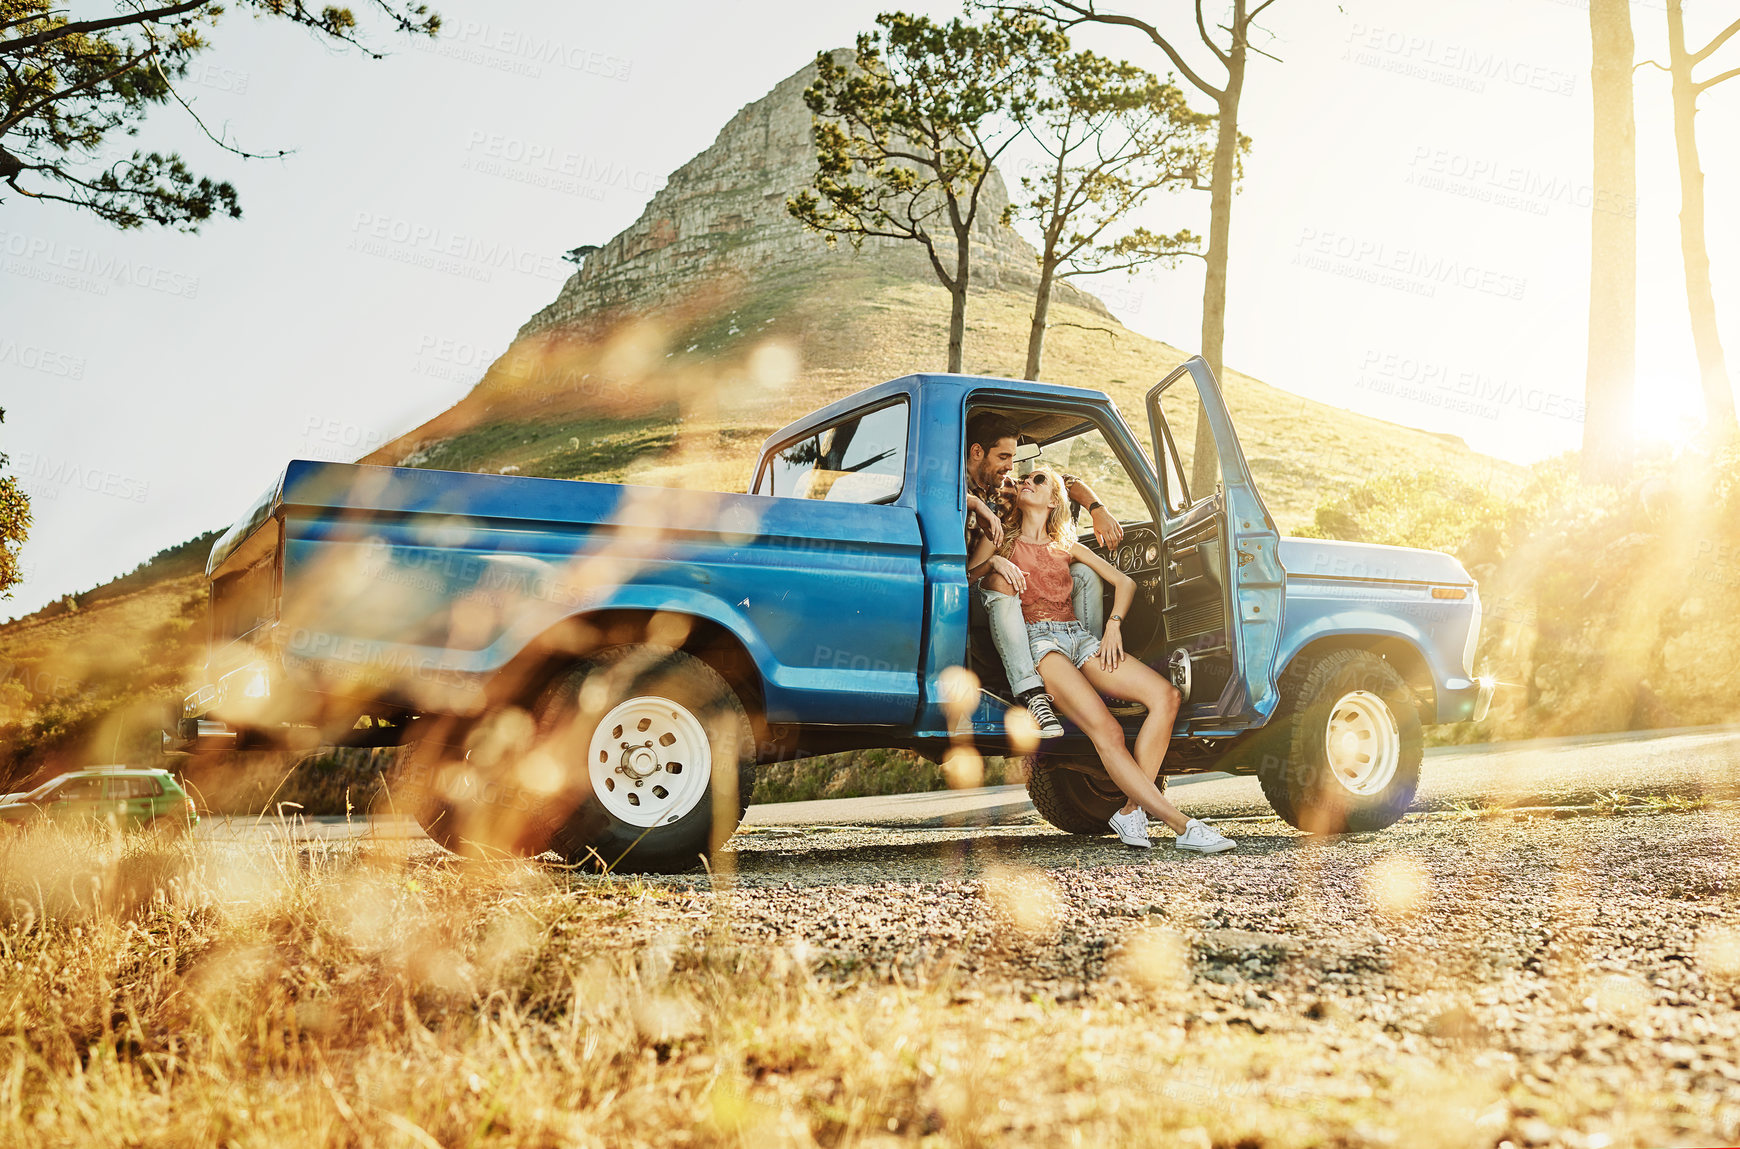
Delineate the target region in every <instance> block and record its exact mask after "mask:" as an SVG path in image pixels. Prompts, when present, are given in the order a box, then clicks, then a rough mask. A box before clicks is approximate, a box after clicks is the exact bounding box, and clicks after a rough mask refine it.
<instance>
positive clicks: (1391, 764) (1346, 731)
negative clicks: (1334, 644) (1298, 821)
mask: <svg viewBox="0 0 1740 1149" xmlns="http://www.w3.org/2000/svg"><path fill="white" fill-rule="evenodd" d="M1325 733H1326V735H1327V738H1328V742H1327V748H1328V753H1329V769H1330V770H1331V771H1333V772H1334V774H1335V778H1336V780H1337V781H1338V782H1340V783H1341V785H1342V786H1343V788H1345V789H1346V790H1347V791H1348V792H1350V793H1353V794H1359V795H1362V796H1369V795H1372V794H1377V793H1381V792H1382V791H1383V790H1384V788H1385V787H1387V786H1388V785H1389V784H1390V782H1391V780H1393V779H1394V778H1395V776H1396V766H1397V764H1398V763H1400V761H1401V757H1402V736H1401V732H1400V731H1398V730H1397V729H1396V718H1395V715H1393V714H1391V713H1390V708H1389V704H1388V703H1386V702H1385V701H1384V700H1383V699H1382V698H1380V697H1379V696H1378V695H1376V694H1373V693H1372V692H1371V691H1369V690H1355V691H1352V692H1351V693H1348V694H1345V695H1343V696H1342V698H1341V701H1339V702H1337V703H1336V704H1335V708H1334V709H1333V710H1331V711H1330V712H1329V726H1328V729H1327V731H1326V732H1325Z"/></svg>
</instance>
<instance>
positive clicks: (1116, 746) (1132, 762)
mask: <svg viewBox="0 0 1740 1149" xmlns="http://www.w3.org/2000/svg"><path fill="white" fill-rule="evenodd" d="M1088 665H1089V666H1093V663H1091V662H1090V663H1089V664H1088ZM1126 665H1128V664H1126ZM1096 669H1097V668H1096ZM1143 669H1144V670H1146V669H1147V668H1146V667H1143ZM1102 673H1106V674H1107V677H1108V678H1109V677H1112V676H1115V675H1116V674H1118V673H1119V672H1118V671H1110V672H1102ZM1149 673H1153V672H1152V671H1150V672H1149ZM1039 676H1040V677H1041V678H1043V679H1044V680H1045V689H1046V690H1047V691H1048V692H1050V694H1051V697H1052V698H1053V699H1055V700H1056V702H1057V708H1058V709H1059V710H1061V711H1062V712H1063V715H1064V717H1066V718H1068V719H1069V720H1070V721H1071V722H1073V723H1075V724H1076V726H1077V727H1078V728H1079V729H1080V730H1081V732H1082V733H1083V734H1086V735H1087V736H1088V737H1089V738H1090V739H1092V740H1093V744H1094V749H1095V750H1098V751H1099V754H1100V761H1101V762H1102V763H1103V764H1104V765H1105V768H1106V773H1108V774H1110V775H1111V776H1112V781H1113V782H1115V783H1116V784H1117V787H1118V789H1120V790H1122V791H1123V792H1124V795H1125V797H1127V798H1129V799H1130V801H1131V802H1134V803H1135V804H1136V805H1137V806H1140V807H1142V809H1144V810H1146V811H1148V813H1149V814H1152V815H1153V816H1154V817H1156V818H1158V819H1160V820H1161V821H1162V822H1165V823H1166V825H1168V826H1169V827H1171V828H1172V830H1173V831H1174V832H1175V833H1179V834H1182V833H1184V829H1185V826H1186V825H1187V824H1188V823H1189V821H1190V820H1189V819H1188V818H1186V817H1185V816H1184V815H1183V814H1181V813H1180V812H1179V810H1178V807H1176V806H1174V805H1173V804H1172V803H1170V802H1168V801H1167V800H1166V796H1165V795H1164V794H1162V793H1160V791H1159V789H1158V788H1157V787H1156V786H1155V785H1154V776H1155V775H1156V774H1158V773H1159V761H1158V760H1157V759H1156V760H1155V763H1154V770H1153V771H1152V772H1150V773H1144V772H1143V767H1142V766H1140V765H1138V764H1137V762H1136V759H1135V758H1134V757H1132V756H1131V754H1130V751H1129V750H1128V749H1127V748H1126V747H1125V745H1124V728H1123V727H1122V726H1120V725H1119V724H1118V720H1117V719H1116V718H1114V717H1112V712H1111V711H1109V710H1107V709H1106V704H1105V702H1103V701H1102V700H1101V699H1100V695H1099V691H1098V690H1096V689H1095V688H1094V686H1093V684H1092V683H1091V682H1089V681H1088V679H1087V678H1086V677H1085V676H1084V675H1083V674H1082V672H1081V671H1079V670H1077V669H1076V668H1075V666H1074V665H1072V664H1071V663H1070V661H1069V659H1067V658H1065V657H1064V656H1063V655H1061V654H1059V653H1058V652H1057V651H1055V650H1052V651H1047V652H1046V655H1045V657H1044V658H1042V659H1040V660H1039ZM1156 677H1158V676H1156ZM1125 681H1130V680H1129V679H1128V678H1126V679H1125ZM1123 685H1124V683H1123V682H1120V683H1119V686H1120V688H1122V687H1123ZM1157 700H1158V699H1157ZM1172 709H1173V712H1174V713H1176V712H1177V705H1176V703H1174V705H1173V707H1172ZM1149 710H1150V715H1149V720H1148V722H1146V723H1144V724H1143V726H1142V734H1143V735H1144V736H1146V735H1147V733H1148V727H1149V726H1150V725H1151V724H1153V722H1154V721H1155V720H1156V718H1157V717H1158V715H1157V714H1155V713H1153V711H1154V708H1153V707H1149ZM1171 733H1172V730H1171V721H1170V719H1168V720H1167V722H1166V735H1167V736H1168V737H1170V736H1171ZM1139 741H1140V740H1139ZM1162 753H1164V752H1163V751H1162Z"/></svg>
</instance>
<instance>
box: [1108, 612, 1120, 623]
mask: <svg viewBox="0 0 1740 1149" xmlns="http://www.w3.org/2000/svg"><path fill="white" fill-rule="evenodd" d="M1106 621H1107V622H1123V621H1124V616H1123V615H1121V614H1114V615H1112V616H1111V617H1110V618H1108V619H1106Z"/></svg>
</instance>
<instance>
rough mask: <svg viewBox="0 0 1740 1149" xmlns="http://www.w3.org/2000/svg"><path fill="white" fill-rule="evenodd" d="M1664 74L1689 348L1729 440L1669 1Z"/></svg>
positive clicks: (1685, 60) (1726, 392) (1730, 418)
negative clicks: (1668, 79) (1670, 104)
mask: <svg viewBox="0 0 1740 1149" xmlns="http://www.w3.org/2000/svg"><path fill="white" fill-rule="evenodd" d="M1667 21H1668V71H1669V72H1670V73H1672V77H1673V84H1672V87H1673V100H1674V144H1675V150H1676V151H1677V152H1678V154H1679V167H1680V253H1681V259H1682V260H1683V261H1684V263H1685V268H1686V304H1687V308H1688V310H1689V311H1690V312H1691V319H1692V344H1693V346H1695V347H1696V348H1697V352H1698V375H1699V377H1700V379H1701V380H1702V382H1703V387H1704V410H1705V415H1706V418H1707V420H1708V426H1709V430H1710V432H1711V434H1713V435H1715V436H1717V437H1719V438H1732V437H1733V436H1734V435H1735V433H1736V430H1737V427H1736V424H1735V419H1734V389H1733V386H1732V385H1731V384H1730V383H1729V381H1728V365H1727V362H1726V360H1725V359H1724V358H1723V355H1722V339H1721V335H1720V333H1719V332H1718V330H1717V328H1716V296H1715V292H1714V291H1712V290H1711V288H1710V251H1709V247H1708V245H1707V244H1706V243H1705V240H1704V173H1703V171H1702V169H1700V168H1699V167H1698V137H1697V134H1696V132H1697V128H1696V124H1695V123H1694V117H1696V116H1697V113H1698V92H1697V88H1696V86H1695V85H1694V84H1693V83H1692V58H1691V56H1690V55H1689V54H1688V53H1687V52H1686V20H1685V13H1684V11H1683V10H1682V9H1681V0H1668V2H1667Z"/></svg>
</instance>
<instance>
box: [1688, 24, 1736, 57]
mask: <svg viewBox="0 0 1740 1149" xmlns="http://www.w3.org/2000/svg"><path fill="white" fill-rule="evenodd" d="M1736 32H1740V20H1736V21H1734V22H1733V23H1732V24H1730V25H1728V26H1727V27H1726V28H1724V29H1722V30H1721V31H1720V32H1718V33H1716V38H1715V39H1713V40H1711V41H1710V42H1709V43H1708V44H1705V45H1704V46H1703V47H1702V48H1700V49H1698V50H1697V51H1696V52H1693V53H1692V63H1693V64H1694V65H1696V64H1702V63H1703V62H1704V61H1705V60H1707V59H1709V57H1710V53H1711V52H1714V51H1715V50H1716V49H1717V48H1720V47H1721V46H1722V45H1723V44H1726V43H1727V42H1728V40H1729V38H1730V37H1732V36H1733V35H1734V33H1736Z"/></svg>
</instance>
